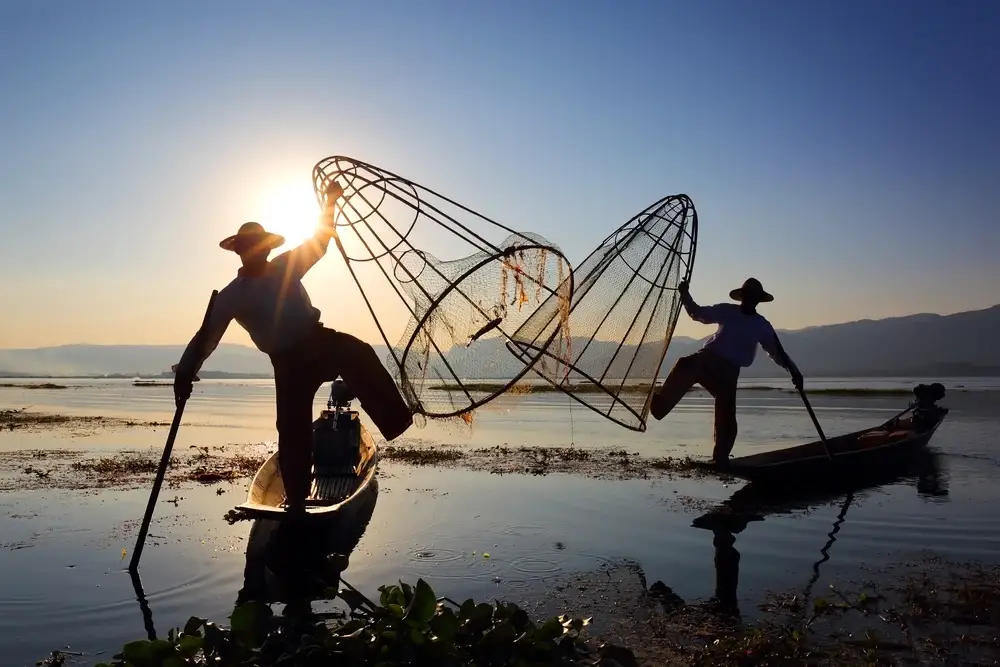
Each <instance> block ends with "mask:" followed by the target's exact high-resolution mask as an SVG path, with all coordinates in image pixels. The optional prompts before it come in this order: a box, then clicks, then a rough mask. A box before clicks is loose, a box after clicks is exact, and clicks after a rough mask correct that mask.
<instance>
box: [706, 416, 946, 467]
mask: <svg viewBox="0 0 1000 667" xmlns="http://www.w3.org/2000/svg"><path fill="white" fill-rule="evenodd" d="M937 410H938V411H939V412H938V415H937V417H936V419H935V420H934V421H933V422H932V423H931V424H928V425H926V426H925V427H924V428H921V429H916V430H912V431H910V432H907V433H906V434H905V435H902V436H899V437H896V438H894V439H887V440H886V441H885V442H881V443H877V444H872V442H873V439H872V436H875V435H878V434H881V433H888V431H889V426H888V425H889V424H890V423H891V422H892V421H893V420H890V422H886V424H882V425H879V426H875V427H873V428H869V429H864V430H861V431H855V432H854V433H848V434H846V435H842V436H838V437H836V438H830V439H829V440H827V443H826V447H824V446H823V442H822V441H818V440H817V441H815V442H810V443H807V444H804V445H799V446H797V447H791V448H789V449H783V450H777V451H774V452H765V453H763V454H754V455H752V456H743V457H738V458H734V459H730V460H729V463H728V464H727V465H725V466H716V465H715V464H712V463H704V464H699V466H702V467H706V468H711V469H713V470H715V471H717V472H719V473H724V474H728V475H732V476H734V477H739V478H742V479H746V480H748V481H750V482H753V483H756V484H782V485H786V486H803V485H807V484H808V485H812V484H817V483H820V484H822V483H827V482H833V481H836V480H843V479H849V478H851V477H859V476H865V475H871V474H873V473H875V472H878V471H881V470H892V469H893V468H896V467H898V466H900V465H904V464H905V463H906V462H908V461H910V460H911V459H912V457H913V456H914V455H916V454H918V453H920V452H921V451H923V449H924V448H925V447H926V445H927V443H928V442H930V440H931V438H932V437H933V436H934V433H935V432H937V429H938V427H939V426H940V425H941V423H942V422H943V421H944V419H945V417H946V416H947V414H948V410H947V409H946V408H937ZM904 414H905V413H904ZM895 419H898V417H896V418H894V420H895ZM898 433H899V432H896V433H891V434H889V435H897V434H898ZM874 442H877V441H874ZM828 450H829V456H828V455H827V451H828Z"/></svg>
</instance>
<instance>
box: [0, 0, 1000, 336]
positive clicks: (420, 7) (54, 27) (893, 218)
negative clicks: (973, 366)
mask: <svg viewBox="0 0 1000 667" xmlns="http://www.w3.org/2000/svg"><path fill="white" fill-rule="evenodd" d="M998 45H1000V3H996V2H989V1H981V0H967V1H964V2H955V3H945V2H939V1H934V2H931V1H928V0H907V1H902V0H900V1H888V0H886V1H882V2H854V1H851V2H825V3H819V2H801V1H793V0H787V1H783V2H777V1H765V2H748V1H736V0H731V1H730V0H726V1H722V0H718V1H694V0H692V1H690V2H683V3H678V2H666V1H663V2H646V3H636V2H520V1H505V2H498V1H488V2H487V1H482V2H457V1H456V2H432V1H423V2H403V1H398V2H389V1H382V2H357V3H351V4H347V3H334V2H291V1H290V2H281V3H279V2H261V1H249V0H243V1H242V2H235V1H230V0H225V1H223V0H213V1H212V2H181V1H171V2H163V3H126V2H106V1H100V0H92V1H89V2H71V1H69V0H66V1H64V2H53V1H47V0H28V1H24V2H12V1H10V0H7V1H4V2H0V56H2V57H0V87H2V90H3V103H2V104H0V225H2V230H3V240H2V243H0V303H2V304H3V310H4V318H3V325H2V327H0V347H34V346H41V345H50V344H60V343H70V342H92V343H179V342H185V341H186V340H187V339H188V338H189V336H190V335H191V334H192V333H193V331H194V329H196V328H197V326H198V324H199V322H200V318H201V313H202V311H203V309H204V305H205V302H206V300H207V298H208V294H209V292H210V291H211V290H212V289H214V288H221V287H222V286H223V285H225V283H226V282H227V281H228V280H229V279H230V278H231V277H232V275H233V273H234V272H235V269H236V263H237V262H236V258H235V257H233V256H231V255H227V254H226V253H225V252H223V251H222V250H220V249H219V248H218V246H217V243H218V241H219V240H220V239H221V238H222V237H223V236H224V235H226V234H228V233H231V232H232V231H234V230H235V227H236V226H237V225H238V224H239V223H241V222H243V221H244V220H247V219H254V218H257V217H259V216H262V215H263V214H262V213H261V211H262V207H264V208H266V205H265V203H262V202H265V201H270V200H269V199H268V197H270V195H269V194H268V193H273V192H274V191H275V190H276V189H279V190H280V189H281V188H287V187H293V188H300V189H301V191H302V192H305V193H308V189H309V187H310V170H311V168H312V165H313V164H314V163H315V162H316V161H317V160H318V159H320V158H322V157H324V156H326V155H330V154H335V153H340V154H347V155H352V156H355V157H358V158H361V159H364V160H367V161H369V162H373V163H375V164H378V165H381V166H385V167H386V168H389V169H391V170H393V171H396V172H397V173H400V174H402V175H404V176H407V177H409V178H413V179H414V180H417V181H419V182H421V183H423V184H426V185H428V186H430V187H433V188H434V189H437V190H439V191H441V192H444V193H446V194H448V195H450V196H452V197H454V198H456V199H458V200H459V201H461V202H463V203H465V204H467V205H469V206H471V207H472V208H474V209H476V210H479V211H482V212H483V213H485V214H487V215H490V216H492V217H494V218H497V219H499V220H501V221H503V222H504V223H506V224H508V225H510V226H512V227H514V228H517V229H523V230H531V231H535V232H538V233H540V234H542V235H544V236H546V237H548V238H550V239H552V240H553V241H555V242H556V243H558V244H559V245H561V246H562V247H563V248H564V250H565V251H566V252H567V254H568V255H569V257H570V259H571V260H574V261H578V260H580V259H582V258H583V257H584V256H585V255H586V254H587V253H588V252H589V251H590V250H591V249H592V248H593V247H594V246H595V245H596V244H597V243H598V242H599V241H600V240H601V239H602V238H603V237H604V236H605V235H606V234H607V233H609V232H610V231H611V230H612V229H613V228H614V227H616V226H618V225H619V224H621V223H622V222H624V221H625V220H626V219H627V218H628V217H630V216H631V215H633V214H634V213H635V212H637V211H638V210H640V209H642V208H643V207H645V206H646V205H647V204H649V203H650V202H652V201H654V200H655V199H657V198H659V197H661V196H663V195H665V194H669V193H676V192H685V193H687V194H689V195H690V196H691V197H692V198H693V199H694V201H695V204H696V206H697V208H698V211H699V216H700V219H701V238H700V244H699V249H698V258H697V263H696V267H695V273H694V280H693V285H692V291H693V294H694V296H695V298H696V299H698V300H699V301H701V302H706V303H710V302H716V301H721V300H724V299H725V298H726V293H727V292H728V290H729V289H730V288H731V287H734V286H736V285H738V284H739V283H740V282H741V281H742V280H743V278H745V277H746V276H747V275H756V276H757V277H759V278H760V279H761V280H762V281H763V282H764V285H765V287H767V288H768V289H769V290H770V291H771V292H773V293H774V294H775V295H776V297H777V300H776V302H775V303H773V304H770V305H769V306H768V307H767V310H766V314H767V315H769V316H770V317H771V319H772V321H773V322H774V324H775V325H776V326H778V327H782V328H798V327H802V326H808V325H816V324H823V323H828V322H837V321H845V320H851V319H859V318H865V317H885V316H890V315H899V314H907V313H912V312H920V311H934V312H943V313H947V312H955V311H959V310H967V309H973V308H979V307H985V306H989V305H992V304H994V303H997V302H1000V295H998V294H997V292H998V287H1000V263H998V261H997V260H998V257H1000V220H998V217H1000V216H998V211H1000V126H998V119H1000V47H998ZM290 184H291V185H290ZM272 199H273V197H272ZM306 210H309V209H308V208H307V209H306ZM262 222H264V223H265V224H266V223H267V220H262ZM343 278H344V272H343V268H342V266H341V265H340V260H339V258H338V257H336V256H335V255H331V256H330V257H329V258H328V259H327V260H324V262H323V263H321V265H320V266H318V267H317V268H316V269H314V272H313V273H312V274H310V275H309V276H308V277H307V280H306V284H307V287H309V289H310V291H311V292H312V294H313V297H314V301H315V302H316V304H317V305H318V306H319V307H320V308H321V309H322V310H323V311H324V322H325V323H326V324H327V325H329V326H333V327H335V328H339V329H344V330H347V331H351V332H353V333H357V334H360V335H362V336H365V337H368V338H369V339H371V331H372V328H371V326H370V323H369V322H368V321H367V320H366V319H365V317H364V316H363V313H362V311H361V310H360V302H359V300H358V298H357V295H356V294H355V293H354V288H353V285H352V284H351V283H346V282H343ZM678 333H680V334H689V335H696V336H701V335H704V334H705V333H706V331H705V329H704V327H700V326H699V325H693V324H691V323H690V322H689V321H687V320H686V318H684V317H683V316H682V319H681V324H680V326H679V328H678ZM227 340H231V341H234V342H246V341H247V340H248V339H247V337H246V336H245V334H243V332H242V331H241V330H240V329H239V327H238V326H236V325H234V326H233V327H232V329H231V331H230V334H229V335H228V336H227ZM372 340H373V339H372Z"/></svg>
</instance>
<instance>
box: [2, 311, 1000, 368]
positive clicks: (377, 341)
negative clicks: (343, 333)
mask: <svg viewBox="0 0 1000 667" xmlns="http://www.w3.org/2000/svg"><path fill="white" fill-rule="evenodd" d="M706 303H707V302H706ZM713 303H714V302H713ZM997 307H1000V302H998V303H996V304H993V305H991V306H985V307H983V308H975V309H973V310H970V311H964V310H963V311H956V312H952V313H932V312H918V313H904V314H902V315H893V316H891V317H884V318H873V317H860V318H859V319H856V320H846V321H843V322H829V323H825V324H819V325H811V326H805V327H801V328H798V329H782V328H780V327H776V330H777V331H778V332H779V333H781V332H782V331H784V332H786V333H795V332H797V331H805V330H807V329H814V328H817V327H827V326H837V325H842V324H855V323H858V322H866V321H882V320H889V319H901V318H906V317H919V316H922V315H929V316H940V317H947V316H948V315H958V314H961V313H965V312H977V311H981V310H990V309H992V308H997ZM763 309H764V306H761V312H762V313H763V314H764V315H765V316H766V315H767V313H766V312H764V311H763ZM686 317H687V316H686V315H685V314H684V313H683V312H682V313H681V321H683V320H684V319H685V318H686ZM688 323H689V324H692V325H694V326H696V327H697V328H698V329H700V330H701V331H695V332H692V333H690V334H680V333H676V332H675V333H674V336H673V339H678V338H686V339H690V340H694V341H700V340H703V339H705V338H707V337H708V336H711V335H712V332H713V331H714V330H715V328H716V327H715V325H714V324H713V325H702V324H699V323H697V322H692V321H691V320H690V319H688ZM677 328H678V329H680V324H679V323H678V326H677ZM230 329H239V330H240V331H241V332H242V331H243V329H242V327H240V325H239V324H236V323H235V322H234V323H233V324H232V325H231V327H230ZM492 337H494V336H486V337H485V338H492ZM231 338H232V337H231V336H226V338H224V339H223V341H222V343H220V345H225V344H230V345H238V346H241V347H248V348H251V349H254V350H256V349H257V348H256V347H255V346H254V344H253V341H251V340H249V337H247V340H246V342H243V341H239V340H235V341H234V340H230V339H231ZM574 338H575V337H574ZM367 342H369V343H371V344H372V345H375V346H378V345H385V342H384V341H383V340H381V338H378V337H377V334H376V337H375V338H369V339H367ZM390 342H391V343H392V344H393V345H395V344H396V341H395V340H392V339H390ZM606 342H608V341H606ZM187 343H188V340H187V339H185V340H177V341H173V342H165V343H135V342H124V343H93V342H90V341H71V342H66V343H59V344H57V345H34V346H30V347H17V348H12V347H0V350H3V351H17V350H38V349H43V348H55V347H72V346H99V347H174V346H178V345H181V346H183V345H187ZM0 370H3V369H0Z"/></svg>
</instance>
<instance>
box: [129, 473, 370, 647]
mask: <svg viewBox="0 0 1000 667" xmlns="http://www.w3.org/2000/svg"><path fill="white" fill-rule="evenodd" d="M378 490H379V489H378V479H377V478H375V479H373V480H372V482H371V484H370V485H369V486H368V487H367V488H366V489H365V490H364V491H363V492H362V493H361V495H359V496H358V498H357V500H356V501H355V502H353V503H351V504H350V505H348V506H347V507H345V508H344V509H343V510H342V511H340V512H338V513H337V514H335V515H333V516H331V517H323V518H320V519H317V518H310V519H307V520H306V521H303V522H293V521H281V522H279V521H270V520H255V521H254V522H253V523H252V524H251V527H250V536H249V539H248V540H247V549H246V565H245V567H244V570H243V586H242V588H240V590H239V592H238V593H237V596H236V602H235V606H237V607H238V606H240V605H242V604H244V603H246V602H249V601H251V600H252V601H257V602H265V603H284V605H285V610H284V613H285V614H286V615H288V614H291V613H304V614H306V615H308V614H310V613H311V603H312V602H313V601H315V600H320V599H332V598H334V597H335V596H336V591H337V590H339V588H340V585H341V584H342V583H343V584H344V585H346V586H348V587H350V585H349V584H347V582H342V580H341V574H342V573H343V572H344V571H345V570H346V569H347V567H348V565H349V564H350V556H351V554H352V553H353V552H354V550H355V549H356V548H357V546H358V543H359V542H360V541H361V538H362V537H363V536H364V533H365V530H366V529H367V528H368V524H369V523H370V521H371V518H372V514H373V513H374V512H375V504H376V502H377V501H378ZM131 576H132V586H133V588H134V590H135V594H136V600H137V602H138V603H139V610H140V612H141V614H142V619H143V625H144V627H145V629H146V635H147V637H148V638H149V639H151V640H152V639H156V638H157V636H156V627H155V625H154V623H153V614H152V611H151V610H150V607H149V602H148V601H147V600H146V595H145V592H144V590H143V587H142V580H141V579H140V578H139V575H138V573H137V572H136V573H131Z"/></svg>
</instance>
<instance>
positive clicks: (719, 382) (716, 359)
mask: <svg viewBox="0 0 1000 667" xmlns="http://www.w3.org/2000/svg"><path fill="white" fill-rule="evenodd" d="M739 379H740V367H739V366H737V365H736V364H734V363H733V362H731V361H729V360H728V359H723V358H722V357H720V356H718V355H717V354H713V353H712V352H709V351H707V350H700V351H698V352H695V353H694V354H690V355H688V356H686V357H681V358H680V359H678V360H677V363H675V364H674V367H673V368H672V369H671V370H670V374H669V375H667V379H666V380H664V381H663V384H662V385H661V386H660V388H659V389H657V390H656V393H655V394H654V395H653V400H652V402H651V403H650V406H649V411H650V414H652V415H653V417H655V418H656V419H663V418H664V417H666V416H667V415H668V414H669V413H670V411H671V410H673V409H674V407H676V406H677V403H678V402H680V400H681V398H683V397H684V394H685V393H687V391H688V390H689V389H690V388H691V387H693V386H694V385H695V384H700V385H701V386H702V387H704V388H705V389H706V390H707V391H708V393H710V394H711V395H712V397H713V398H714V399H715V450H714V451H713V452H712V457H713V458H714V459H715V461H716V463H725V462H726V461H728V460H729V453H730V452H731V451H733V445H735V444H736V432H737V428H738V426H737V423H736V384H737V381H738V380H739Z"/></svg>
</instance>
